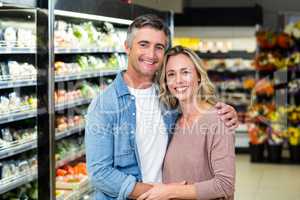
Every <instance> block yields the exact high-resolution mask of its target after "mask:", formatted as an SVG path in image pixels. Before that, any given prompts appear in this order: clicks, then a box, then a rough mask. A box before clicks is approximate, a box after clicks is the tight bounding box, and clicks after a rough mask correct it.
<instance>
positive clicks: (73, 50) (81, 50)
mask: <svg viewBox="0 0 300 200" xmlns="http://www.w3.org/2000/svg"><path fill="white" fill-rule="evenodd" d="M54 53H55V54H74V53H75V54H77V53H122V54H124V53H125V51H121V50H116V49H113V48H55V50H54Z"/></svg>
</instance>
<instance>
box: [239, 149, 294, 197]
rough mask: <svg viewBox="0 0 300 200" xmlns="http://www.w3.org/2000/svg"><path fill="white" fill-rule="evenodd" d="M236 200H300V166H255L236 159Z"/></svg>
mask: <svg viewBox="0 0 300 200" xmlns="http://www.w3.org/2000/svg"><path fill="white" fill-rule="evenodd" d="M236 160H237V162H236V169H237V173H236V191H235V200H269V199H272V200H300V165H276V164H253V163H251V162H250V160H249V156H248V155H237V157H236Z"/></svg>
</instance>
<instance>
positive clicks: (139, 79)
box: [123, 71, 153, 89]
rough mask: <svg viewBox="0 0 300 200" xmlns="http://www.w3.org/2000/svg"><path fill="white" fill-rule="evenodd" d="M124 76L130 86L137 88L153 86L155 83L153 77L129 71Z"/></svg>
mask: <svg viewBox="0 0 300 200" xmlns="http://www.w3.org/2000/svg"><path fill="white" fill-rule="evenodd" d="M123 78H124V81H125V83H126V84H127V86H128V87H131V88H135V89H146V88H149V87H151V86H152V84H153V77H151V78H150V77H148V76H140V75H138V74H136V73H131V72H128V71H126V72H125V73H124V76H123Z"/></svg>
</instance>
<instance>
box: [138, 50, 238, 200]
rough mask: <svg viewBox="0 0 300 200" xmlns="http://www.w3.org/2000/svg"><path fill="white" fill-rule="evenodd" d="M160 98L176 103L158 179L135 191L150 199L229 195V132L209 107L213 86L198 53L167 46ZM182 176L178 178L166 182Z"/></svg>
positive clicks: (232, 176) (232, 155)
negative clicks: (171, 132) (145, 189)
mask: <svg viewBox="0 0 300 200" xmlns="http://www.w3.org/2000/svg"><path fill="white" fill-rule="evenodd" d="M159 81H160V87H161V88H160V89H161V90H160V91H161V92H160V100H161V101H162V102H163V103H165V104H166V105H167V106H169V107H171V108H176V107H177V108H178V109H179V110H180V112H181V116H180V118H179V119H178V121H177V123H176V128H175V130H174V135H173V138H172V140H171V142H170V144H169V147H168V150H167V153H166V156H165V160H164V167H163V183H164V184H157V185H154V187H153V188H152V189H151V190H149V191H148V192H146V193H144V194H143V195H141V196H140V197H139V199H138V200H143V199H147V200H151V199H155V200H157V199H201V200H202V199H233V194H234V182H235V153H234V132H232V131H230V130H229V129H228V128H227V127H226V126H225V124H224V122H223V121H222V120H221V119H220V117H219V115H218V114H217V112H216V109H215V108H214V104H215V103H216V96H215V93H214V87H213V85H212V83H211V81H210V80H209V78H208V76H207V73H206V71H205V70H204V69H203V65H202V62H201V60H200V58H199V57H198V56H197V55H196V54H195V53H194V52H193V51H192V50H190V49H188V48H185V47H182V46H176V47H173V48H171V49H170V50H168V51H167V52H166V55H165V59H164V65H163V68H162V70H161V73H160V80H159ZM174 182H177V183H179V182H182V184H168V183H174Z"/></svg>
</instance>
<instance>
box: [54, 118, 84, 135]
mask: <svg viewBox="0 0 300 200" xmlns="http://www.w3.org/2000/svg"><path fill="white" fill-rule="evenodd" d="M55 121H56V123H55V124H56V125H55V127H56V129H57V131H64V130H67V129H70V128H73V127H79V126H82V125H84V117H83V116H81V115H75V116H63V115H62V116H60V115H58V116H56V117H55Z"/></svg>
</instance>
